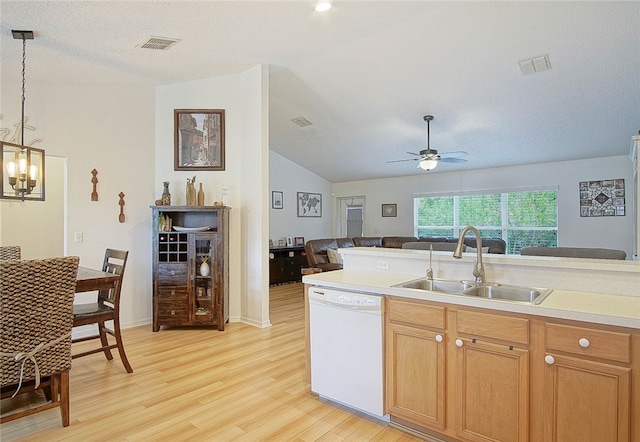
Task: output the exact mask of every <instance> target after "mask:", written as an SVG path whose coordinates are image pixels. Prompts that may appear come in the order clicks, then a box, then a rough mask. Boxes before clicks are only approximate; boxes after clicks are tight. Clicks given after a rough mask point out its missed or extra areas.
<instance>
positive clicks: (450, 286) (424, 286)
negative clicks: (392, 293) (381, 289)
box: [394, 278, 472, 295]
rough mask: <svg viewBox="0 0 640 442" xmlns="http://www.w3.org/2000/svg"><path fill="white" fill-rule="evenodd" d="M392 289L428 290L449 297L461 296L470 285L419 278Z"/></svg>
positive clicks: (446, 280) (460, 282) (461, 282)
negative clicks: (445, 294) (448, 295)
mask: <svg viewBox="0 0 640 442" xmlns="http://www.w3.org/2000/svg"><path fill="white" fill-rule="evenodd" d="M394 287H403V288H407V289H418V290H429V291H432V292H440V293H447V294H450V295H461V294H462V292H463V291H464V290H465V289H468V288H469V287H472V285H471V284H469V283H467V282H463V281H452V280H448V279H427V278H420V279H415V280H413V281H409V282H403V283H401V284H396V285H394Z"/></svg>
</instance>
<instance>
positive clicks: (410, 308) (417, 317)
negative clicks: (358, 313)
mask: <svg viewBox="0 0 640 442" xmlns="http://www.w3.org/2000/svg"><path fill="white" fill-rule="evenodd" d="M387 299H388V301H389V302H388V304H387V307H388V308H387V313H388V315H389V321H391V322H401V323H405V324H413V325H417V326H419V327H433V328H439V329H444V328H445V325H446V320H445V311H446V309H445V307H440V306H435V305H428V304H422V303H420V302H416V301H401V300H398V299H390V298H387Z"/></svg>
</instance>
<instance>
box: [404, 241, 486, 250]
mask: <svg viewBox="0 0 640 442" xmlns="http://www.w3.org/2000/svg"><path fill="white" fill-rule="evenodd" d="M457 246H458V244H457V243H453V242H427V241H418V242H406V243H404V244H402V248H403V249H410V250H429V248H430V247H433V251H434V252H454V251H455V250H456V247H457ZM462 247H463V249H462V251H463V252H464V251H465V249H466V247H467V246H464V245H463V246H462ZM483 249H484V247H483Z"/></svg>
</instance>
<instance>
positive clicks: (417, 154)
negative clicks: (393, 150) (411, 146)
mask: <svg viewBox="0 0 640 442" xmlns="http://www.w3.org/2000/svg"><path fill="white" fill-rule="evenodd" d="M407 153H408V154H409V155H415V156H417V157H419V156H420V154H419V153H415V152H407Z"/></svg>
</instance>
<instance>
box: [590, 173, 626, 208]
mask: <svg viewBox="0 0 640 442" xmlns="http://www.w3.org/2000/svg"><path fill="white" fill-rule="evenodd" d="M624 206H625V200H624V179H617V180H599V181H581V182H580V216H624V215H625V210H624Z"/></svg>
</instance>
